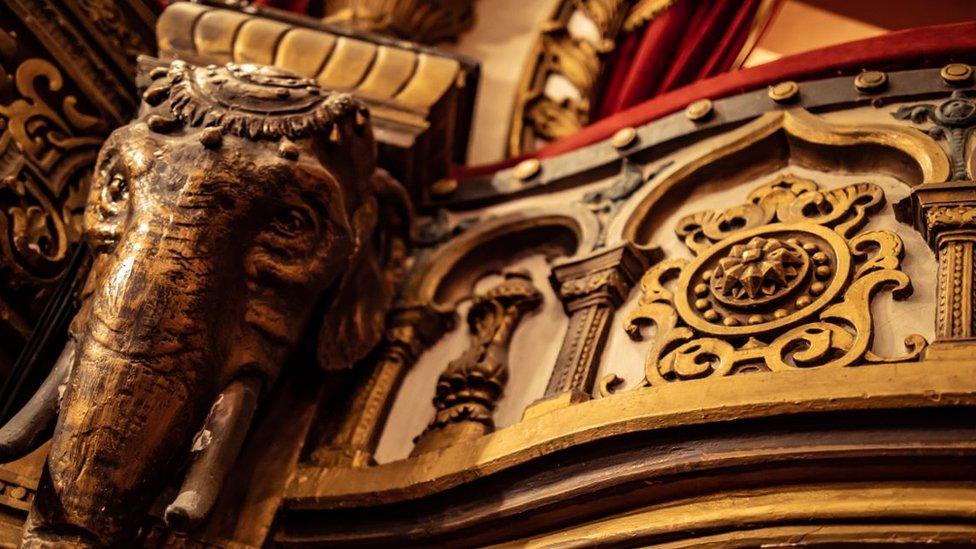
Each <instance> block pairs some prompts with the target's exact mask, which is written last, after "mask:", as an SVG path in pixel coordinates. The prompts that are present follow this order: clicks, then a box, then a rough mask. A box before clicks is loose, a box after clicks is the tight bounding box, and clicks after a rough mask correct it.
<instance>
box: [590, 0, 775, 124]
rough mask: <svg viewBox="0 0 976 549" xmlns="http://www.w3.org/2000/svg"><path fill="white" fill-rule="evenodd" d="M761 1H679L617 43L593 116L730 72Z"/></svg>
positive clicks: (618, 110)
mask: <svg viewBox="0 0 976 549" xmlns="http://www.w3.org/2000/svg"><path fill="white" fill-rule="evenodd" d="M762 3H763V0H678V1H677V2H676V3H675V4H674V5H673V6H671V7H670V8H668V9H667V10H665V11H664V12H663V13H662V14H660V15H658V16H657V17H656V18H654V19H653V20H652V21H651V22H650V23H649V24H647V26H645V27H643V28H641V29H639V30H637V31H635V32H633V33H631V34H630V35H628V36H627V37H625V38H624V40H623V42H622V43H621V44H620V45H619V47H618V48H617V50H616V52H615V55H614V57H613V58H612V59H611V60H610V64H609V67H608V70H607V72H606V77H605V81H604V87H603V90H604V91H603V93H602V95H601V100H600V105H599V110H598V112H597V118H603V117H606V116H609V115H611V114H614V113H616V112H620V111H622V110H624V109H627V108H630V107H633V106H634V105H637V104H639V103H642V102H644V101H646V100H648V99H650V98H652V97H656V96H658V95H661V94H662V93H665V92H668V91H671V90H674V89H677V88H680V87H682V86H685V85H687V84H690V83H692V82H694V81H696V80H701V79H704V78H709V77H711V76H715V75H716V74H720V73H722V72H725V71H728V70H729V69H730V68H732V64H733V63H734V62H735V60H736V58H737V57H738V55H739V53H740V51H741V50H742V48H743V46H744V45H745V43H746V39H747V38H748V37H749V34H750V31H751V30H752V29H753V22H754V21H755V19H756V14H757V12H758V11H759V8H760V6H761V4H762ZM776 3H777V4H778V1H777V2H776ZM773 9H775V7H773ZM766 20H767V21H768V20H769V18H766Z"/></svg>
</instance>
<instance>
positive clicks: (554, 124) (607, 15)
mask: <svg viewBox="0 0 976 549" xmlns="http://www.w3.org/2000/svg"><path fill="white" fill-rule="evenodd" d="M673 3H674V0H639V1H636V2H630V1H627V0H560V1H558V2H556V3H555V4H554V6H553V10H552V15H551V16H550V17H549V19H548V20H547V21H545V22H544V23H543V25H542V32H541V33H540V35H539V38H538V41H537V43H536V45H535V47H534V51H533V53H532V59H531V60H530V62H529V64H528V65H527V66H526V69H525V73H524V74H523V77H522V82H521V84H520V87H519V90H518V100H517V102H516V108H515V111H514V114H513V119H512V124H511V129H510V131H509V145H508V153H509V155H511V156H516V155H518V154H521V153H523V152H526V151H530V150H533V149H535V148H537V147H538V144H539V143H538V141H540V140H542V141H553V140H556V139H559V138H562V137H566V136H568V135H572V134H573V133H576V132H577V131H579V130H580V129H581V128H583V127H584V126H586V125H587V124H588V123H589V122H590V119H591V117H592V112H591V111H592V108H593V106H594V105H595V102H596V95H597V92H598V88H599V86H598V82H599V80H600V78H601V76H602V74H603V68H604V65H605V64H606V60H607V58H608V56H609V55H610V54H611V53H612V52H613V51H614V50H615V49H616V42H617V38H618V36H619V35H620V33H621V31H624V32H631V31H633V30H635V29H637V28H639V27H640V26H642V25H644V24H646V23H647V22H648V21H650V20H651V19H653V18H654V17H657V16H658V15H659V14H660V13H662V12H663V11H664V10H666V9H667V8H669V7H670V6H671V5H672V4H673ZM574 13H579V14H582V16H583V17H585V18H586V19H587V20H589V22H591V23H592V24H593V26H594V28H595V29H596V34H597V36H584V35H582V34H580V33H579V32H576V31H575V30H573V29H571V28H570V27H571V25H570V18H571V17H572V16H573V14H574ZM551 76H557V77H560V78H562V79H564V80H565V81H566V82H568V83H569V84H570V85H571V87H572V88H573V93H571V94H569V95H565V96H562V97H555V96H553V95H552V94H550V93H548V91H547V89H546V88H547V82H548V81H549V79H550V77H551Z"/></svg>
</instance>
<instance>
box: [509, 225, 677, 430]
mask: <svg viewBox="0 0 976 549" xmlns="http://www.w3.org/2000/svg"><path fill="white" fill-rule="evenodd" d="M660 258H661V252H660V249H658V248H640V247H638V246H635V245H634V244H630V243H626V244H623V245H621V246H617V247H615V248H611V249H609V250H604V251H602V252H600V253H597V254H593V255H590V256H588V257H585V258H582V259H577V260H573V261H569V262H565V263H562V264H560V265H557V266H556V267H554V268H553V270H552V276H551V277H550V278H551V281H552V285H553V287H554V288H555V289H556V293H557V295H559V298H560V299H561V300H562V302H563V307H564V308H565V310H566V313H567V314H568V315H569V327H568V328H567V330H566V335H565V336H564V338H563V343H562V347H561V348H560V349H559V355H558V357H557V358H556V365H555V367H554V369H553V371H552V375H551V377H550V378H549V384H548V386H547V387H546V394H545V396H544V397H543V399H542V400H540V401H538V402H536V403H535V404H533V405H532V406H530V407H529V408H528V409H527V410H526V411H525V417H531V416H536V415H540V414H542V413H546V412H549V411H551V410H553V409H556V408H562V407H564V406H568V405H570V404H573V403H577V402H582V401H585V400H589V398H590V394H591V393H592V392H593V384H594V381H595V379H596V373H597V369H598V368H599V366H600V357H601V356H602V355H603V347H604V346H605V345H606V342H607V337H608V336H609V335H610V327H611V325H612V322H613V317H614V313H615V312H616V310H617V308H618V307H620V305H621V304H622V303H623V302H624V300H625V299H626V298H627V295H628V294H629V293H630V289H631V288H632V287H633V285H634V283H635V282H636V281H637V279H639V278H640V276H641V275H642V274H643V273H644V271H646V270H647V268H648V266H649V265H650V264H652V263H654V262H656V261H657V260H659V259H660Z"/></svg>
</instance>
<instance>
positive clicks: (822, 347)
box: [602, 176, 926, 394]
mask: <svg viewBox="0 0 976 549" xmlns="http://www.w3.org/2000/svg"><path fill="white" fill-rule="evenodd" d="M883 205H884V193H883V192H882V190H881V188H880V187H878V186H877V185H874V184H872V183H858V184H854V185H848V186H845V187H841V188H837V189H831V190H821V189H820V188H819V187H818V185H817V184H816V183H814V182H812V181H809V180H805V179H800V178H796V177H793V176H786V177H783V178H781V179H779V180H777V181H776V182H774V183H771V184H767V185H763V186H761V187H759V188H757V189H756V190H754V191H753V192H752V193H751V194H750V195H749V199H748V201H747V202H746V203H745V204H742V205H738V206H734V207H732V208H729V209H727V210H721V211H712V212H700V213H696V214H692V215H689V216H687V217H685V218H683V219H681V220H680V221H679V222H678V225H677V230H676V233H677V235H678V236H679V237H680V238H682V239H683V240H684V241H685V243H686V244H687V245H688V247H689V249H690V250H691V251H692V253H693V254H695V256H696V257H695V258H694V259H692V260H685V259H671V260H665V261H662V262H660V263H658V264H657V265H655V266H654V267H652V268H651V269H650V270H648V271H647V273H645V275H644V276H643V278H642V279H641V282H640V285H641V296H640V298H639V302H638V307H637V308H636V309H635V310H634V311H633V312H632V313H631V314H630V316H629V317H628V318H627V319H626V321H625V324H624V328H625V329H626V331H627V332H628V334H630V335H631V336H632V337H633V338H634V339H641V337H642V336H641V333H642V328H644V327H645V326H648V325H654V326H655V327H656V335H655V336H654V343H653V344H652V347H651V350H650V351H649V353H648V356H647V359H646V362H645V380H644V383H643V384H642V386H646V385H658V384H661V383H666V382H671V381H678V380H685V379H697V378H702V377H708V376H715V375H731V374H736V373H740V372H746V371H751V372H754V371H767V372H768V371H779V370H786V369H795V368H809V367H843V366H851V365H857V364H864V363H875V362H898V361H907V360H915V359H917V358H918V356H919V355H920V353H921V351H922V349H923V348H924V347H925V345H926V342H925V340H924V338H922V337H921V336H918V335H912V336H910V337H909V338H907V339H906V341H905V345H906V347H907V348H908V353H907V354H906V355H904V356H900V357H895V358H883V357H880V356H878V355H877V354H875V353H874V352H873V351H872V350H871V341H872V333H873V327H872V320H871V310H870V305H871V299H872V298H873V297H874V296H875V295H876V294H877V293H878V292H879V291H882V290H888V291H891V292H892V293H893V296H894V297H895V299H905V298H907V297H908V296H910V295H911V281H910V280H909V278H908V276H907V275H906V274H905V273H904V272H902V271H901V270H900V263H901V258H902V255H903V245H902V242H901V239H900V238H899V237H898V236H897V235H896V234H894V233H893V232H891V231H884V230H879V231H867V232H863V233H860V234H857V233H858V230H859V229H860V228H861V227H863V225H864V223H865V222H866V221H867V219H868V216H869V215H870V214H873V213H876V212H877V211H878V210H880V208H881V207H882V206H883ZM675 279H676V282H675V284H674V285H673V288H674V289H673V290H672V289H671V287H672V286H670V285H669V284H668V282H669V281H673V280H675ZM619 382H620V380H619V378H617V377H616V376H613V375H611V376H607V378H605V379H604V380H603V386H602V392H603V393H604V394H610V393H612V392H613V389H614V387H615V385H617V384H619Z"/></svg>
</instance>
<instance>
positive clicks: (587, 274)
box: [550, 242, 661, 314]
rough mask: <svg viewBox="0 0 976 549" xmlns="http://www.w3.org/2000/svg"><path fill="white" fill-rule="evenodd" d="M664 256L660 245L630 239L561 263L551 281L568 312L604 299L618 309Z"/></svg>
mask: <svg viewBox="0 0 976 549" xmlns="http://www.w3.org/2000/svg"><path fill="white" fill-rule="evenodd" d="M660 255H661V252H660V250H659V249H658V248H641V247H639V246H637V245H635V244H632V243H629V242H628V243H625V244H622V245H620V246H617V247H615V248H610V249H607V250H602V251H600V252H598V253H595V254H591V255H589V256H586V257H583V258H578V259H573V260H570V261H566V262H563V263H560V264H557V265H556V266H554V267H553V269H552V275H551V277H550V281H551V282H552V286H553V288H554V289H555V290H556V294H557V295H559V299H561V300H562V302H563V306H564V307H565V308H566V312H567V313H570V314H572V312H573V311H575V310H578V309H580V308H583V307H588V306H590V305H591V304H595V303H600V302H603V303H606V304H608V305H610V306H612V307H615V308H616V307H619V306H620V304H621V303H623V301H624V299H626V298H627V294H628V293H629V292H630V288H631V287H632V286H633V285H634V282H636V281H637V280H638V279H639V278H640V277H641V275H643V274H644V271H646V270H647V267H648V266H649V265H650V264H651V263H653V262H654V261H655V260H656V259H658V258H659V257H660Z"/></svg>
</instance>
